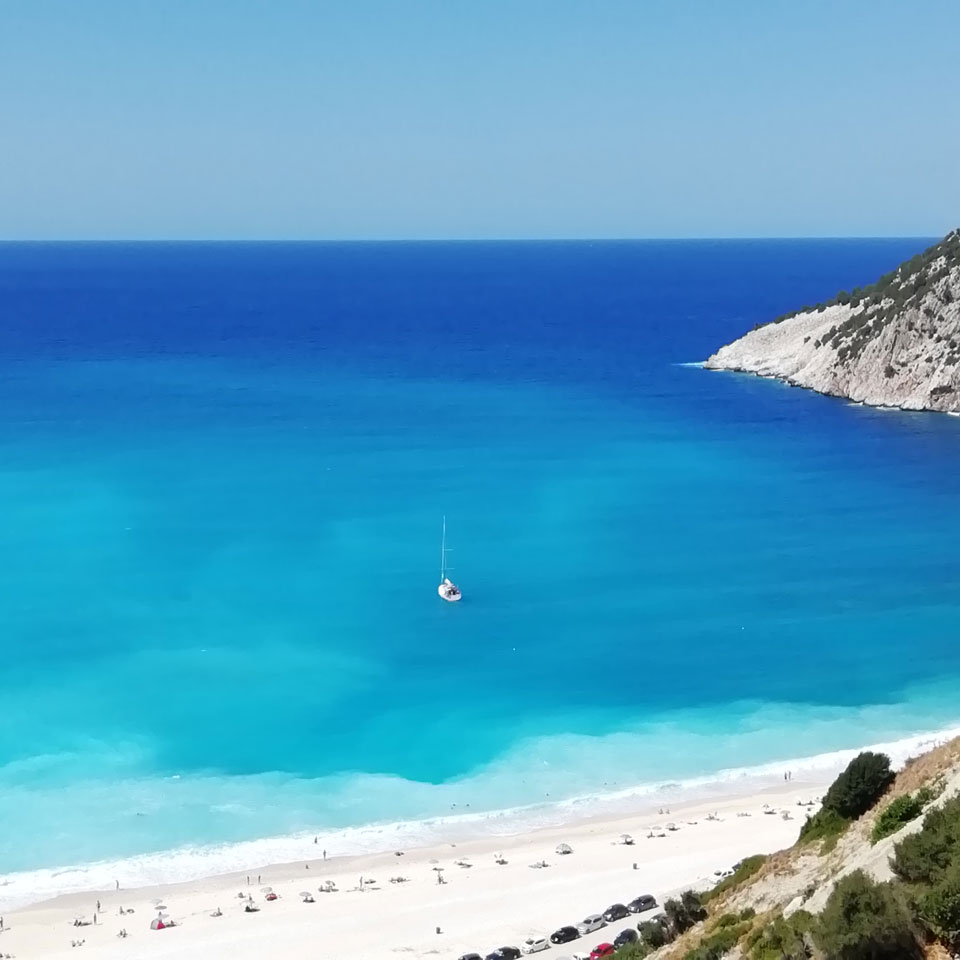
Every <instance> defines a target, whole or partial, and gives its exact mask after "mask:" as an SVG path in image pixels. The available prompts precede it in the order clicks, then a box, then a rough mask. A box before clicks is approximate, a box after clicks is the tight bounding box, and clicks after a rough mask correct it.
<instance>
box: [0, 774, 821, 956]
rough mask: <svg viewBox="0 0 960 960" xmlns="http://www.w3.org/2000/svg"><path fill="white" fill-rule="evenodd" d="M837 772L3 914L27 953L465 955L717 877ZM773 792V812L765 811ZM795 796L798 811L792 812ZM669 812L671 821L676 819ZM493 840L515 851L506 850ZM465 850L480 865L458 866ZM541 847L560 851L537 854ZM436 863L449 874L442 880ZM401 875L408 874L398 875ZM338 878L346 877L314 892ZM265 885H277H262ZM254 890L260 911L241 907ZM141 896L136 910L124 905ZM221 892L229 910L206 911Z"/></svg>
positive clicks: (11, 946) (757, 847) (12, 940)
mask: <svg viewBox="0 0 960 960" xmlns="http://www.w3.org/2000/svg"><path fill="white" fill-rule="evenodd" d="M828 782H829V780H826V781H820V780H799V779H798V780H793V781H791V782H790V783H784V784H782V785H780V786H777V787H773V788H769V789H766V790H760V791H755V792H752V793H750V794H747V795H742V796H735V797H730V796H727V797H724V798H723V799H722V800H714V801H707V802H704V801H699V802H697V803H695V804H693V803H691V804H687V805H683V806H674V807H672V808H671V810H670V813H669V814H666V813H664V815H662V816H661V815H660V814H659V812H657V811H654V812H653V813H649V814H637V815H634V816H630V817H626V818H617V819H611V818H605V819H593V820H584V821H581V822H578V823H573V824H568V825H566V826H564V827H562V828H550V829H543V830H538V831H533V832H530V833H527V834H525V835H522V836H516V837H512V838H500V839H491V838H487V839H484V840H477V841H471V842H468V843H459V844H456V845H453V844H446V845H444V846H438V847H432V848H425V849H417V850H406V851H404V852H403V855H402V856H397V855H396V854H395V853H387V854H376V855H369V856H363V857H339V858H338V857H336V856H332V854H333V853H334V851H328V859H327V860H326V861H325V862H324V860H323V859H322V858H321V857H318V858H316V859H311V860H303V861H300V862H298V863H289V864H282V865H273V866H267V867H263V868H262V869H260V870H259V871H255V872H254V873H251V874H250V876H249V883H248V876H247V874H246V873H244V874H230V875H225V876H217V877H211V878H208V879H204V880H197V881H191V882H189V883H181V884H166V885H164V886H159V887H152V888H151V887H146V888H141V889H137V890H130V891H124V890H120V891H115V890H108V891H100V892H97V891H93V892H91V893H88V894H86V893H85V894H71V895H69V896H64V897H59V898H57V899H56V900H52V901H48V902H46V903H42V904H37V905H35V906H33V907H29V908H26V909H23V910H19V911H16V912H13V913H9V914H7V915H6V916H5V917H4V931H3V933H2V934H0V954H13V955H14V956H16V957H17V958H18V960H30V958H34V957H60V956H71V957H75V956H76V955H77V952H76V951H77V949H80V950H82V954H81V956H94V957H123V958H141V957H142V958H148V957H171V958H173V957H177V958H218V957H230V958H234V960H245V958H254V957H258V958H260V957H279V958H288V957H289V958H297V957H308V956H315V955H317V952H318V951H322V952H323V954H324V955H325V956H331V957H340V956H343V957H347V956H350V957H352V958H359V960H365V958H371V960H373V958H386V957H391V956H398V955H400V956H406V957H442V958H450V960H455V958H457V957H459V956H460V955H462V954H464V953H467V952H471V951H477V952H479V953H481V954H486V953H488V952H489V951H491V950H493V949H494V948H496V947H498V946H502V945H504V944H511V945H517V946H519V945H520V943H521V942H522V941H523V940H524V939H525V938H526V937H529V936H532V935H533V936H535V935H549V934H550V933H552V932H553V931H554V930H555V929H556V928H557V927H560V926H562V925H564V924H568V923H577V922H578V921H580V920H581V919H583V917H585V916H586V915H587V914H590V913H595V912H600V911H603V910H604V909H606V907H607V906H609V905H610V904H611V903H616V902H627V901H629V900H631V899H633V898H634V897H637V896H639V895H640V894H643V893H652V894H653V895H654V896H656V897H657V899H658V900H660V901H662V900H663V898H664V897H665V896H667V895H669V894H671V893H673V892H676V891H677V890H678V889H679V888H683V887H686V886H689V885H700V886H706V885H708V884H709V883H711V882H713V881H714V880H715V871H720V870H723V869H725V868H728V867H730V866H731V865H732V864H734V863H735V862H736V861H738V860H740V859H741V858H743V857H745V856H748V855H750V854H752V853H766V852H771V851H773V850H777V849H780V848H782V847H785V846H788V845H789V844H791V843H792V842H793V841H794V840H795V839H796V836H797V832H798V830H799V828H800V824H801V823H802V821H803V818H804V816H805V814H806V812H807V808H804V807H800V806H798V801H800V800H808V799H811V798H812V797H814V796H819V795H820V794H821V793H822V792H823V791H824V790H825V789H826V785H827V783H828ZM771 808H772V809H775V810H776V811H777V812H776V813H770V812H768V811H769V810H770V809H771ZM785 812H786V813H789V814H790V817H791V819H784V813H785ZM746 813H749V814H750V816H744V815H743V814H746ZM714 814H715V815H716V817H717V819H714V818H713V815H714ZM738 814H739V815H738ZM708 817H710V819H708ZM670 823H672V824H673V825H674V826H675V828H676V829H673V830H670V829H667V825H668V824H670ZM658 828H659V829H658ZM651 832H652V833H654V834H655V835H654V836H652V837H651V836H649V834H650V833H651ZM623 833H629V834H632V835H633V837H634V838H635V843H634V844H633V845H625V844H623V843H622V842H620V840H619V838H620V835H621V834H623ZM561 842H565V843H568V844H570V845H571V846H572V848H573V853H572V854H570V855H567V856H558V855H557V854H556V852H555V848H556V846H557V844H559V843H561ZM306 847H307V849H306V850H305V854H307V855H309V854H314V855H316V854H320V853H321V851H320V850H318V848H317V847H315V846H313V844H312V843H307V844H306ZM498 853H502V855H503V858H504V859H505V860H507V861H508V862H507V863H506V864H502V865H501V864H497V863H496V862H495V856H496V854H498ZM457 860H466V861H467V862H469V863H471V864H472V866H460V865H458V864H457V862H456V861H457ZM541 860H545V861H546V862H547V864H548V865H549V866H547V867H546V868H539V869H538V868H533V867H531V866H530V864H533V863H536V862H538V861H541ZM437 867H442V868H443V869H442V871H438V870H436V869H435V868H437ZM438 874H439V875H440V876H442V878H443V879H444V880H445V882H444V883H442V884H441V883H438ZM398 876H403V877H406V878H407V881H406V882H403V883H394V882H391V880H390V878H391V877H398ZM361 877H362V878H363V880H364V884H363V891H362V892H361V890H360V880H361ZM328 880H332V881H334V882H335V883H336V885H337V887H338V888H339V890H338V892H335V893H321V892H319V890H318V888H319V887H320V885H321V884H322V883H323V882H324V881H328ZM371 881H372V882H371ZM265 887H270V888H272V889H273V890H274V891H275V892H276V893H277V894H278V895H279V899H277V900H275V901H273V902H268V901H266V900H265V894H264V892H263V888H265ZM301 891H311V892H312V894H313V896H314V898H315V902H314V903H304V902H303V901H302V899H301V897H300V895H299V894H300V892H301ZM247 895H251V896H252V897H253V900H254V903H255V905H256V906H257V907H259V908H260V909H259V911H258V912H256V913H246V912H244V904H245V903H247V902H248V901H247V899H246V897H247ZM98 901H99V902H100V905H101V910H100V912H99V914H98V916H97V923H96V925H93V924H92V923H91V924H90V925H88V926H80V927H77V926H74V920H75V919H76V918H78V917H83V918H84V919H85V920H86V921H91V920H92V918H93V913H94V910H95V907H96V904H97V902H98ZM160 903H162V904H163V905H164V906H165V907H166V908H167V913H168V914H169V915H170V917H171V919H173V920H174V921H176V923H177V926H175V927H173V928H170V929H166V930H159V931H153V930H151V929H150V921H151V919H153V917H154V916H156V905H157V904H160ZM121 908H123V910H124V911H125V912H124V914H123V915H121V914H120V909H121ZM131 908H132V909H133V910H134V911H135V912H134V913H129V912H127V911H129V910H130V909H131ZM217 908H219V909H220V910H221V911H222V916H211V913H213V912H214V911H215V910H216V909H217ZM636 920H637V918H636V917H634V918H633V919H632V920H623V921H619V922H616V923H614V924H611V926H610V927H608V928H606V929H603V930H599V931H596V932H595V933H592V934H590V935H588V936H586V937H584V938H583V939H582V940H579V941H576V942H574V943H571V944H564V945H561V946H558V947H553V948H552V951H551V953H550V954H549V955H550V956H555V957H559V956H560V955H568V956H569V955H570V954H572V953H573V952H574V951H577V952H579V951H581V950H583V949H584V948H587V949H588V950H589V948H591V947H592V946H594V945H595V944H597V943H600V942H602V941H604V940H612V939H613V937H614V936H615V935H616V934H617V933H618V932H619V931H620V930H621V929H623V928H624V927H627V926H635V925H636ZM437 927H440V930H441V932H440V933H439V934H438V933H437V932H436V928H437ZM121 929H125V930H126V931H127V932H128V936H127V937H126V938H121V937H119V936H118V933H119V932H120V930H121ZM75 940H82V941H84V943H83V946H82V947H79V948H75V947H72V946H71V941H75Z"/></svg>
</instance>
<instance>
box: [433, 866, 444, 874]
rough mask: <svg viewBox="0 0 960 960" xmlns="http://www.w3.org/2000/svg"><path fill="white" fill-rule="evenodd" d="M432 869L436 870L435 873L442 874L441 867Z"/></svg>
mask: <svg viewBox="0 0 960 960" xmlns="http://www.w3.org/2000/svg"><path fill="white" fill-rule="evenodd" d="M433 869H434V870H436V871H437V873H443V867H434V868H433Z"/></svg>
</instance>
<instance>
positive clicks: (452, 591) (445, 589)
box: [437, 517, 460, 603]
mask: <svg viewBox="0 0 960 960" xmlns="http://www.w3.org/2000/svg"><path fill="white" fill-rule="evenodd" d="M448 569H449V568H448V567H447V518H446V517H444V518H443V535H442V536H441V538H440V586H439V587H437V593H439V594H440V596H441V598H442V599H444V600H449V601H450V602H451V603H452V602H454V601H455V600H459V599H460V588H459V587H458V586H457V585H456V584H455V583H453V582H452V581H451V579H450V578H449V577H448V576H447V570H448Z"/></svg>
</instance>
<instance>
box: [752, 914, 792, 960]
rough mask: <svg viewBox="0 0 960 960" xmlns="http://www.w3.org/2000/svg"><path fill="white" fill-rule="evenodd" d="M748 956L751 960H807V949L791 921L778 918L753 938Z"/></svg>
mask: <svg viewBox="0 0 960 960" xmlns="http://www.w3.org/2000/svg"><path fill="white" fill-rule="evenodd" d="M792 919H793V918H791V920H792ZM747 955H748V956H749V957H750V960H807V947H806V944H805V943H804V940H803V935H802V933H800V932H798V931H797V930H796V929H795V928H794V926H793V924H792V923H791V922H790V921H789V920H784V918H783V917H776V918H775V919H774V920H772V921H771V922H770V923H768V924H766V926H764V927H763V929H762V930H759V931H757V934H756V936H754V937H752V938H751V941H750V946H749V948H748V953H747Z"/></svg>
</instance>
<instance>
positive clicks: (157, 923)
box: [150, 917, 166, 930]
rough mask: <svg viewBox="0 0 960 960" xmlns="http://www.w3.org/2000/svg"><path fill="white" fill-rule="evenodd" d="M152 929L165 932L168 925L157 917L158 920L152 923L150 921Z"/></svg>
mask: <svg viewBox="0 0 960 960" xmlns="http://www.w3.org/2000/svg"><path fill="white" fill-rule="evenodd" d="M150 929H151V930H165V929H166V924H165V923H164V922H163V921H162V920H161V919H160V918H159V917H157V919H156V920H151V921H150Z"/></svg>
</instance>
